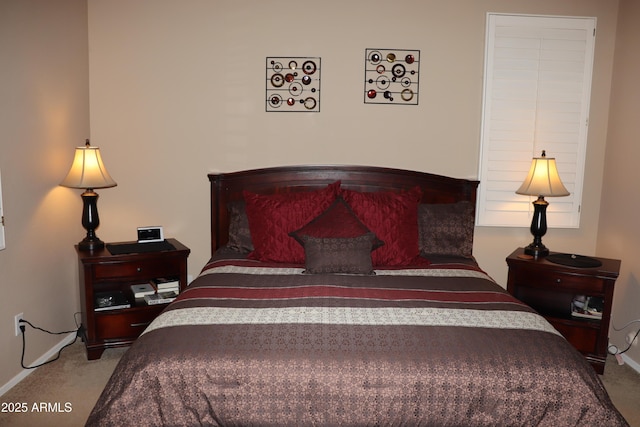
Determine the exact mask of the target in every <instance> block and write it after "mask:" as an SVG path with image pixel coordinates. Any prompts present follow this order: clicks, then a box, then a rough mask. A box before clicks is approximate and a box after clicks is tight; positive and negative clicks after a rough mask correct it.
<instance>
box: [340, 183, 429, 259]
mask: <svg viewBox="0 0 640 427" xmlns="http://www.w3.org/2000/svg"><path fill="white" fill-rule="evenodd" d="M340 194H341V195H342V197H343V198H344V200H345V201H346V202H347V203H348V204H349V206H351V208H352V209H353V211H354V212H355V214H356V215H357V216H358V218H360V220H361V221H362V222H363V223H364V225H366V226H367V227H368V228H369V229H370V230H371V231H373V232H374V233H375V234H376V236H378V238H379V239H381V240H382V241H384V246H382V247H380V248H378V249H377V250H375V251H374V252H373V253H372V258H373V265H377V266H401V265H409V264H411V263H412V262H413V261H415V259H416V258H417V257H419V256H420V250H419V248H418V203H419V202H420V199H421V198H422V190H421V189H420V187H415V188H413V189H411V190H409V191H402V192H399V193H395V192H391V191H389V192H386V191H385V192H377V193H363V192H358V191H352V190H345V189H341V190H340Z"/></svg>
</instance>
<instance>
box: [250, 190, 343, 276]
mask: <svg viewBox="0 0 640 427" xmlns="http://www.w3.org/2000/svg"><path fill="white" fill-rule="evenodd" d="M339 189H340V182H339V181H338V182H335V183H333V184H330V185H329V186H327V187H326V188H323V189H321V190H315V191H304V192H296V193H284V194H273V195H262V194H256V193H252V192H249V191H244V192H243V196H244V200H245V204H246V212H247V218H248V220H249V229H250V230H251V240H252V242H253V247H254V250H253V251H252V252H251V253H250V254H249V258H251V259H257V260H260V261H272V262H287V263H296V264H303V263H304V249H303V248H302V246H300V244H298V242H296V240H295V239H293V238H292V237H290V236H289V233H290V232H292V231H294V230H297V229H298V228H300V227H302V226H303V225H305V224H307V223H308V222H309V221H311V220H312V219H313V218H315V217H316V216H318V215H319V214H320V213H322V212H323V211H324V210H325V209H327V208H328V207H329V206H330V205H331V203H333V201H334V200H335V199H336V196H337V194H338V190H339Z"/></svg>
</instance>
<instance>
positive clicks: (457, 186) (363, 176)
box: [208, 165, 478, 254]
mask: <svg viewBox="0 0 640 427" xmlns="http://www.w3.org/2000/svg"><path fill="white" fill-rule="evenodd" d="M208 176H209V181H210V182H211V253H212V254H213V252H215V251H216V249H218V248H219V247H221V246H223V245H225V244H226V243H227V240H228V236H229V213H228V210H227V203H229V202H230V201H233V200H241V199H242V198H243V197H242V191H243V190H247V191H251V192H254V193H259V194H276V193H289V192H296V191H307V190H313V189H318V188H322V187H325V186H327V185H328V184H331V183H333V182H335V181H338V180H340V181H341V187H342V188H347V189H351V190H357V191H385V190H387V191H388V190H391V191H400V190H408V189H410V188H413V187H415V186H420V187H421V188H422V190H423V192H424V195H423V197H422V201H421V202H422V203H455V202H459V201H469V202H471V204H472V205H473V206H474V208H475V202H476V189H477V187H478V181H472V180H467V179H458V178H450V177H446V176H441V175H433V174H430V173H426V172H415V171H408V170H402V169H391V168H382V167H375V166H320V165H314V166H282V167H273V168H264V169H253V170H246V171H240V172H231V173H220V174H209V175H208Z"/></svg>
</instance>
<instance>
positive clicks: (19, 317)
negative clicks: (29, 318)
mask: <svg viewBox="0 0 640 427" xmlns="http://www.w3.org/2000/svg"><path fill="white" fill-rule="evenodd" d="M23 318H24V313H20V314H16V315H15V317H14V318H13V321H14V323H15V330H16V336H17V337H19V336H20V334H21V333H22V331H21V330H20V324H21V323H20V321H21V320H22V319H23ZM23 325H24V323H23Z"/></svg>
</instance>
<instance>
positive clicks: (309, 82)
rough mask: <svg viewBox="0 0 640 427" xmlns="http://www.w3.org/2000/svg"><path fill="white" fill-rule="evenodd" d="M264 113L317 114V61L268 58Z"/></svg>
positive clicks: (318, 72)
mask: <svg viewBox="0 0 640 427" xmlns="http://www.w3.org/2000/svg"><path fill="white" fill-rule="evenodd" d="M266 88H267V90H266V92H267V93H266V99H265V102H266V111H276V112H277V111H283V112H313V113H317V112H320V58H318V57H281V56H274V57H267V82H266Z"/></svg>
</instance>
